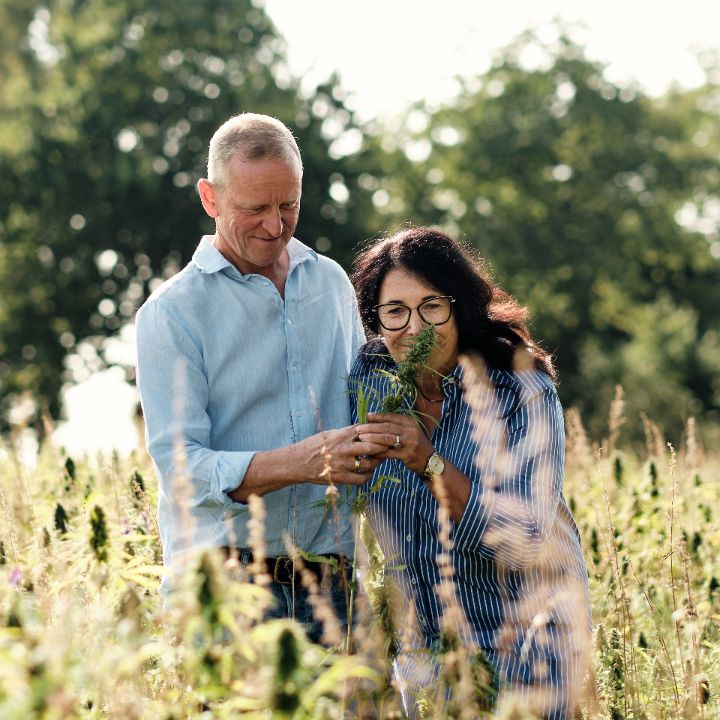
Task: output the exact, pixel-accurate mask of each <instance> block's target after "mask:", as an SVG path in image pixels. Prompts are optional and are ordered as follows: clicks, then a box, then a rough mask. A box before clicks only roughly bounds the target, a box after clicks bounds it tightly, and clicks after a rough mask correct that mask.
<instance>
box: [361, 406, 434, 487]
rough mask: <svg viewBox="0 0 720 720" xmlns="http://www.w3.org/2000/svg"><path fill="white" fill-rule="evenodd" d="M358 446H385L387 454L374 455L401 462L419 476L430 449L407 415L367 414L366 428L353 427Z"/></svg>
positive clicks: (363, 426) (428, 441) (423, 434)
mask: <svg viewBox="0 0 720 720" xmlns="http://www.w3.org/2000/svg"><path fill="white" fill-rule="evenodd" d="M355 430H356V432H357V437H358V439H359V440H360V441H361V442H364V443H372V444H374V445H384V446H385V447H386V448H387V450H385V451H383V452H381V453H378V454H377V455H374V458H379V459H382V460H385V459H388V458H394V459H398V460H402V461H403V463H405V466H406V467H407V468H408V469H409V470H412V471H413V472H416V473H418V475H422V473H423V471H424V470H425V466H426V465H427V461H428V458H429V457H430V456H431V455H432V454H433V452H434V450H433V446H432V445H431V444H430V440H429V439H428V437H427V435H425V433H424V432H423V431H422V428H421V427H420V426H419V425H418V424H417V423H416V422H415V420H413V418H412V417H410V416H409V415H400V414H398V413H388V414H384V415H381V414H380V413H370V414H369V415H368V422H367V423H366V424H365V425H356V426H355Z"/></svg>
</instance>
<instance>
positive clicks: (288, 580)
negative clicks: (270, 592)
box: [273, 555, 293, 585]
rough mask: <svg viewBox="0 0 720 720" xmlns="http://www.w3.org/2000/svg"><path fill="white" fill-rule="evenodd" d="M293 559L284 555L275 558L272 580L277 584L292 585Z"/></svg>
mask: <svg viewBox="0 0 720 720" xmlns="http://www.w3.org/2000/svg"><path fill="white" fill-rule="evenodd" d="M292 565H293V559H292V558H291V557H287V556H286V555H281V556H280V557H277V558H275V565H274V567H273V582H275V583H277V584H278V585H292V576H293V567H292Z"/></svg>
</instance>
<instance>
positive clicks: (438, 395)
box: [415, 377, 445, 403]
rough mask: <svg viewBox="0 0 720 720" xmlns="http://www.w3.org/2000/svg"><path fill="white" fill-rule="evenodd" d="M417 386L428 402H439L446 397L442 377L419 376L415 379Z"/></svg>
mask: <svg viewBox="0 0 720 720" xmlns="http://www.w3.org/2000/svg"><path fill="white" fill-rule="evenodd" d="M423 380H424V382H423ZM415 387H416V388H417V391H418V392H419V393H420V395H421V396H422V397H423V398H424V399H425V400H427V401H428V402H431V403H439V402H442V401H443V400H444V399H445V393H443V390H442V385H441V380H440V378H428V377H425V378H419V379H418V380H416V381H415Z"/></svg>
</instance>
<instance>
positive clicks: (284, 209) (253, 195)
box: [198, 155, 302, 277]
mask: <svg viewBox="0 0 720 720" xmlns="http://www.w3.org/2000/svg"><path fill="white" fill-rule="evenodd" d="M301 182H302V172H301V170H300V164H299V162H297V161H296V160H294V159H292V160H289V159H287V160H286V159H280V158H272V159H266V160H243V159H241V158H240V157H239V156H237V155H236V156H235V157H234V158H232V159H231V160H230V161H229V162H228V165H227V167H226V184H225V185H224V186H223V187H216V186H213V185H211V184H210V183H209V182H208V181H207V180H201V181H200V183H199V185H198V189H199V191H200V198H201V200H202V203H203V207H204V208H205V211H206V212H207V213H208V215H210V216H211V217H214V218H215V226H216V233H215V246H216V247H217V249H218V250H219V251H220V252H221V253H222V254H223V255H224V256H225V257H226V258H227V259H228V260H230V262H232V263H233V265H235V266H236V267H237V268H238V270H240V272H242V273H258V274H260V275H265V276H268V277H271V276H272V275H273V274H274V273H275V272H276V270H277V265H276V263H277V262H278V260H280V258H281V257H282V254H283V251H284V250H285V246H286V245H287V244H288V242H289V241H290V238H291V237H292V234H293V233H294V232H295V227H296V226H297V222H298V215H299V213H300V194H301Z"/></svg>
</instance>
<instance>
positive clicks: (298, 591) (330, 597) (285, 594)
mask: <svg viewBox="0 0 720 720" xmlns="http://www.w3.org/2000/svg"><path fill="white" fill-rule="evenodd" d="M239 559H240V563H241V564H242V565H247V563H248V561H249V557H247V556H245V555H244V551H242V552H241V553H240V558H239ZM317 580H318V584H319V586H320V589H319V594H320V596H321V598H322V600H324V602H325V603H326V604H328V605H329V606H330V609H331V610H332V612H333V613H334V615H335V617H336V618H337V621H338V624H339V626H340V632H341V634H342V639H344V638H345V637H346V636H347V629H348V608H349V606H350V595H351V592H350V588H351V583H352V580H353V578H352V567H351V563H350V561H346V567H344V568H341V569H338V570H335V571H333V568H332V566H331V565H327V566H326V567H325V568H324V569H323V575H322V577H321V578H318V579H317ZM268 589H269V590H270V592H272V594H273V596H274V598H275V605H274V606H273V607H272V608H271V609H270V610H269V611H268V613H267V616H268V618H290V619H292V620H295V621H296V622H299V623H300V624H301V625H302V626H303V627H304V628H305V632H306V633H307V636H308V638H309V639H310V641H311V642H313V643H320V642H321V641H322V637H323V631H324V629H325V628H324V624H323V622H322V620H321V619H320V618H318V617H316V613H315V611H314V609H313V606H312V604H311V602H310V592H309V591H308V590H307V588H305V587H304V586H303V584H302V582H301V580H300V576H299V575H298V576H297V577H296V579H295V583H294V584H292V585H291V584H284V583H283V584H281V583H277V582H271V583H270V584H269V585H268ZM355 624H356V620H355V613H353V626H355ZM330 644H332V643H330Z"/></svg>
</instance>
